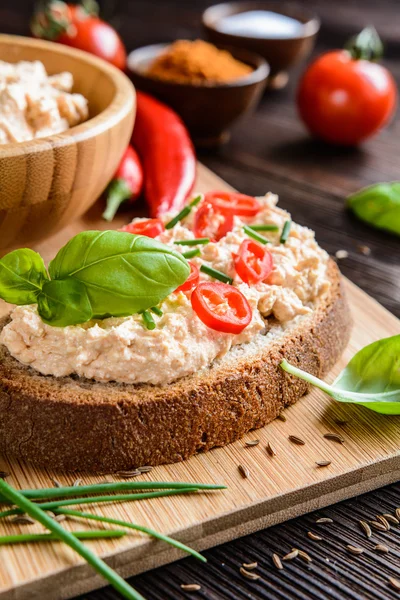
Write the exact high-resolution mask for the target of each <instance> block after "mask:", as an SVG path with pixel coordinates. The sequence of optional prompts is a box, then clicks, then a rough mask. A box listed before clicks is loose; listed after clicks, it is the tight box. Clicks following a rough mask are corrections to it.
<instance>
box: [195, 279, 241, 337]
mask: <svg viewBox="0 0 400 600" xmlns="http://www.w3.org/2000/svg"><path fill="white" fill-rule="evenodd" d="M191 302H192V308H193V310H194V312H195V313H196V314H197V316H198V317H199V319H200V320H201V321H203V323H204V324H205V325H207V327H210V329H214V330H215V331H222V332H223V333H235V334H238V333H241V332H242V331H243V329H244V328H245V327H247V325H248V324H249V323H250V321H251V318H252V311H251V308H250V305H249V303H248V302H247V299H246V298H245V297H244V296H243V294H242V292H240V291H239V290H238V289H237V288H235V287H233V286H232V285H228V284H226V283H216V282H211V281H203V282H201V283H199V285H198V286H197V288H196V289H195V290H194V291H193V293H192V296H191Z"/></svg>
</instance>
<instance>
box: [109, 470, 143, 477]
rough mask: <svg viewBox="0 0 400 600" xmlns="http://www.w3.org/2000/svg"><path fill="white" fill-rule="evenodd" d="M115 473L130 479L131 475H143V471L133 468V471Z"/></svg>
mask: <svg viewBox="0 0 400 600" xmlns="http://www.w3.org/2000/svg"><path fill="white" fill-rule="evenodd" d="M115 474H116V475H117V476H118V477H122V479H130V478H131V477H137V476H138V475H141V472H140V471H139V470H138V469H133V470H132V471H117V473H115Z"/></svg>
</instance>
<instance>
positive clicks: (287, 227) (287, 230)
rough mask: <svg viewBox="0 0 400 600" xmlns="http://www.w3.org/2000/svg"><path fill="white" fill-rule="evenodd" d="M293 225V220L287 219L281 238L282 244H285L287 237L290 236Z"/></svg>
mask: <svg viewBox="0 0 400 600" xmlns="http://www.w3.org/2000/svg"><path fill="white" fill-rule="evenodd" d="M291 226H292V221H290V220H289V221H285V224H284V226H283V229H282V234H281V239H280V240H279V241H280V243H281V244H284V243H285V242H286V241H287V239H288V237H289V233H290V228H291Z"/></svg>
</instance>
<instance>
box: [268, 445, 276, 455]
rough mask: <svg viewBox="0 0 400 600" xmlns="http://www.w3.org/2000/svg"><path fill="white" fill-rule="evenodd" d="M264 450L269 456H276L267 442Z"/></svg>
mask: <svg viewBox="0 0 400 600" xmlns="http://www.w3.org/2000/svg"><path fill="white" fill-rule="evenodd" d="M266 450H267V452H268V454H269V455H270V456H276V452H275V450H274V448H273V447H272V446H271V444H270V442H268V444H267V446H266Z"/></svg>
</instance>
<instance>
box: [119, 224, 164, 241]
mask: <svg viewBox="0 0 400 600" xmlns="http://www.w3.org/2000/svg"><path fill="white" fill-rule="evenodd" d="M164 230H165V227H164V223H163V222H162V221H161V219H147V221H138V222H137V223H129V224H128V225H125V227H121V229H119V230H118V231H126V232H127V233H134V234H135V235H145V236H147V237H151V238H155V237H157V236H158V235H160V233H162V232H163V231H164Z"/></svg>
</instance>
